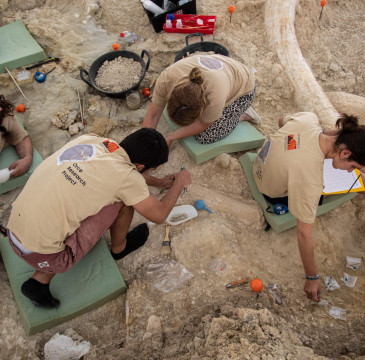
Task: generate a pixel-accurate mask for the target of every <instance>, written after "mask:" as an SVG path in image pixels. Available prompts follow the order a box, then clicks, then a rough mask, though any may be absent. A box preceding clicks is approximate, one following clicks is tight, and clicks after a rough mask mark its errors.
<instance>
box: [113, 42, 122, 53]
mask: <svg viewBox="0 0 365 360" xmlns="http://www.w3.org/2000/svg"><path fill="white" fill-rule="evenodd" d="M119 46H120V45H119V44H117V43H114V44H113V45H112V48H113V50H114V51H117V50H118V49H119Z"/></svg>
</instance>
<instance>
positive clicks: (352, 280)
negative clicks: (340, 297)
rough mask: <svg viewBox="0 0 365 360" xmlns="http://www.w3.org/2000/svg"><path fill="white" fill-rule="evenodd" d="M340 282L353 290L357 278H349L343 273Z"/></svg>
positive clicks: (349, 276)
mask: <svg viewBox="0 0 365 360" xmlns="http://www.w3.org/2000/svg"><path fill="white" fill-rule="evenodd" d="M341 280H342V281H343V282H344V283H345V285H346V286H348V287H352V288H353V287H354V286H355V284H356V281H357V276H351V275H349V274H346V273H345V272H344V273H343V277H342V279H341Z"/></svg>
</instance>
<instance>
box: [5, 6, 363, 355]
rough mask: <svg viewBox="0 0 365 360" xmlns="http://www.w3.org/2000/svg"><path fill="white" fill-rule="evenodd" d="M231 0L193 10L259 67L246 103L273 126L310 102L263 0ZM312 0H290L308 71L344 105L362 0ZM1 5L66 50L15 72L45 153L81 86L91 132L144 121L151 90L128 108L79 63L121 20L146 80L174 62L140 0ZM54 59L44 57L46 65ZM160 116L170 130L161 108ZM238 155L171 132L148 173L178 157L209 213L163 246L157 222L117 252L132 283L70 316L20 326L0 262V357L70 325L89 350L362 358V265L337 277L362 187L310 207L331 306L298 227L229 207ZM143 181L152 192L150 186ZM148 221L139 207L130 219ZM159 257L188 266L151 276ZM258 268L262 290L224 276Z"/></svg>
mask: <svg viewBox="0 0 365 360" xmlns="http://www.w3.org/2000/svg"><path fill="white" fill-rule="evenodd" d="M232 3H233V4H234V5H235V6H236V11H235V13H234V14H233V16H232V22H231V23H230V22H229V15H228V11H227V7H228V5H230V4H231V3H229V2H224V1H216V0H197V11H198V13H200V14H209V15H216V16H217V28H216V31H215V33H214V36H212V35H210V36H207V37H205V40H207V41H215V42H218V43H221V44H223V45H224V46H225V47H227V48H228V49H229V51H230V53H231V56H232V57H233V58H235V59H238V60H240V61H242V62H244V63H245V64H248V65H249V66H253V67H254V68H255V69H256V70H257V72H256V76H257V86H258V90H257V97H256V99H255V101H254V103H253V107H254V108H255V110H256V111H257V112H258V113H259V114H260V115H261V117H262V119H263V123H262V124H261V125H260V126H258V129H259V130H260V131H261V132H262V133H263V134H264V135H268V134H270V133H271V132H273V131H274V130H275V129H276V128H277V125H276V121H277V119H278V118H279V117H280V116H282V115H283V114H284V113H290V112H294V111H298V110H301V109H304V108H306V107H307V106H308V104H298V103H296V102H295V97H294V88H293V86H292V84H291V83H290V81H289V79H288V77H287V75H286V73H285V70H284V69H283V67H282V66H281V64H280V62H279V59H278V57H277V55H276V53H275V51H274V50H273V49H272V48H271V47H270V45H269V44H268V41H267V34H266V30H265V25H264V8H265V1H264V0H256V1H255V0H251V1H249V0H243V1H239V2H236V1H235V0H234V1H232ZM319 3H320V1H319V0H316V1H314V0H302V1H298V4H297V8H296V22H295V27H296V34H297V39H298V42H299V45H300V47H301V50H302V53H303V56H304V57H305V59H306V61H307V63H308V64H309V66H310V67H311V69H312V71H313V74H314V76H315V78H316V79H317V81H318V82H319V83H320V84H321V86H322V87H323V89H324V90H325V91H326V92H327V93H330V94H329V97H330V99H332V100H333V103H334V105H335V106H336V109H337V110H338V111H341V110H342V109H345V108H346V109H352V107H351V101H352V100H353V98H352V97H351V96H348V95H347V94H354V95H357V96H358V97H359V98H358V99H360V100H361V101H363V97H364V96H365V87H364V82H365V63H364V61H363V59H364V57H365V56H364V55H365V53H364V52H365V40H364V36H363V35H364V33H365V22H364V14H365V2H364V1H363V0H349V1H339V0H333V1H328V3H329V4H328V5H327V6H326V7H325V9H324V13H323V17H322V19H321V20H320V21H319V12H320V6H319ZM92 5H95V6H92ZM0 11H1V15H2V17H1V19H0V25H5V24H8V23H11V22H13V21H14V20H22V21H23V23H24V24H25V25H26V26H27V28H28V30H29V31H30V33H31V34H32V35H33V36H34V37H35V39H36V40H37V41H38V42H39V44H40V45H41V46H42V47H43V48H44V49H45V50H46V51H47V54H48V55H51V56H59V57H60V58H61V62H60V63H59V64H58V65H57V67H56V69H55V71H53V72H52V73H51V74H49V76H48V77H47V80H46V82H45V83H42V84H39V83H36V82H33V81H27V82H24V83H22V84H21V86H22V89H23V91H24V92H25V93H26V94H27V96H28V98H29V101H28V102H27V103H26V105H27V109H26V112H25V113H23V114H21V117H22V119H23V121H24V123H25V126H26V128H27V130H28V131H29V134H30V136H31V138H32V140H33V143H34V145H35V146H36V147H37V149H38V150H39V151H40V153H41V154H42V156H43V157H47V156H49V155H50V154H52V153H53V152H54V151H55V150H57V149H59V148H60V147H61V146H63V145H64V144H65V143H66V142H67V141H69V140H70V135H69V134H68V132H67V131H65V130H62V129H58V128H56V127H54V126H53V125H52V123H51V120H52V119H53V118H54V117H55V116H56V115H57V114H58V116H62V115H64V116H65V114H67V113H69V112H72V111H79V104H78V99H77V90H79V91H80V92H81V93H83V92H84V91H86V93H87V109H88V111H87V113H86V127H85V129H84V130H82V133H88V132H94V133H95V132H96V133H98V134H100V135H105V136H108V137H110V138H114V139H116V140H121V139H122V138H123V137H124V136H125V135H127V134H129V133H131V132H132V131H134V130H135V129H137V128H138V127H139V126H140V124H141V121H142V119H143V117H144V114H145V112H146V109H147V107H148V102H144V103H143V105H142V107H141V108H140V109H138V110H135V111H131V110H128V109H127V108H126V105H125V99H113V98H110V97H105V96H102V95H101V94H100V93H98V92H97V91H96V90H94V89H92V88H90V87H89V86H87V85H86V84H85V83H84V82H83V81H82V80H81V79H80V75H79V72H80V68H85V69H88V68H89V66H90V65H91V64H92V62H93V61H94V60H95V59H96V58H97V57H98V56H100V55H102V54H104V53H106V52H108V51H110V50H111V45H112V44H113V43H114V42H115V41H117V40H118V37H119V33H120V32H121V31H124V30H131V31H134V32H136V33H138V34H139V35H142V36H143V37H144V39H145V41H144V42H142V43H137V44H134V45H132V46H130V47H128V48H126V49H128V50H130V51H134V52H136V53H137V54H140V53H141V51H142V49H146V50H148V51H149V52H150V53H151V56H152V60H151V65H150V68H149V70H148V71H147V74H146V77H145V79H144V81H143V83H142V86H146V85H148V84H149V81H150V79H151V78H152V77H153V76H154V75H157V76H158V74H159V73H160V72H161V71H162V70H163V69H164V68H165V67H167V66H168V65H170V64H171V63H173V59H174V57H175V55H176V53H177V52H178V51H179V50H181V49H182V48H183V47H184V46H185V42H184V35H171V34H170V35H168V34H164V33H163V32H161V33H159V34H156V33H155V32H154V30H153V28H152V26H151V24H150V23H149V20H148V18H147V16H146V15H145V13H144V11H143V8H142V6H141V4H140V3H139V1H138V0H129V1H126V0H124V1H120V0H118V1H117V0H98V1H95V2H94V3H91V2H82V1H80V0H78V1H71V0H64V1H62V2H60V1H56V0H48V1H46V0H44V1H43V0H30V1H26V2H24V1H21V0H0ZM123 46H124V45H122V48H123ZM53 66H54V64H47V65H44V66H43V67H42V68H41V70H42V71H47V70H50V69H51V68H52V67H53ZM36 70H39V69H36ZM36 70H33V71H36ZM14 74H15V75H16V71H15V72H14ZM0 87H1V92H2V93H4V94H5V95H6V96H7V97H8V98H9V99H11V100H12V101H14V103H15V104H18V103H19V102H23V103H24V101H23V99H22V97H21V94H20V93H19V91H17V89H16V88H15V87H14V84H13V83H12V81H11V80H10V78H9V76H7V74H1V75H0ZM345 93H346V94H345ZM360 97H361V98H360ZM346 99H347V100H346ZM332 100H331V101H332ZM345 100H346V101H345ZM361 101H360V104H361ZM362 104H363V103H362ZM361 111H363V113H364V108H363V107H361V106H359V107H358V112H360V113H361ZM360 115H361V114H360ZM362 121H364V118H362ZM159 130H160V131H161V132H162V133H166V132H167V131H168V129H167V126H166V124H165V122H164V121H163V120H162V121H161V122H160V124H159ZM241 155H242V153H236V154H231V155H230V156H228V155H223V156H220V157H218V158H217V159H215V160H211V161H208V162H206V163H204V164H202V165H199V166H197V165H195V164H194V163H193V161H192V160H191V159H190V158H189V156H188V155H187V154H186V153H185V151H184V150H183V149H182V148H181V146H180V145H179V144H178V143H175V144H173V145H172V147H171V155H170V160H169V162H168V163H167V164H165V165H164V166H162V167H161V168H160V169H158V171H156V174H157V175H165V174H168V173H172V172H177V171H179V169H180V166H181V165H182V164H184V165H185V167H186V168H187V169H188V170H189V171H190V172H191V174H192V179H193V183H194V186H196V187H197V186H200V190H201V195H200V197H201V198H203V199H204V200H205V202H206V204H207V205H208V206H209V207H210V208H211V209H212V210H213V214H209V213H207V212H200V213H199V217H197V218H195V219H193V220H191V221H190V222H187V223H184V224H182V225H178V226H176V227H173V228H172V229H171V232H170V237H171V240H172V254H171V256H167V258H163V257H162V256H161V254H160V249H161V241H162V240H163V237H164V227H163V226H162V225H158V226H155V227H153V228H152V229H151V235H150V237H149V240H148V242H147V244H146V246H145V247H144V248H142V249H140V250H139V251H137V252H135V253H134V254H131V255H130V256H128V257H127V258H126V259H124V260H121V261H119V262H118V266H119V268H120V271H121V273H122V275H123V277H124V279H125V281H126V283H127V284H128V287H129V289H128V292H127V294H126V295H123V296H120V297H119V298H117V299H115V300H114V301H111V302H109V303H108V304H106V305H104V306H102V307H100V308H98V309H96V310H94V311H91V312H89V313H87V314H85V315H83V316H80V317H78V318H76V319H74V320H72V321H69V322H67V323H65V324H62V325H59V326H57V327H56V328H53V329H50V330H47V331H44V332H42V333H39V334H36V335H33V336H29V337H28V336H26V335H25V333H24V330H23V327H22V324H21V322H20V318H19V316H18V313H17V309H16V306H15V302H14V299H13V295H12V291H11V288H10V285H9V281H8V278H7V274H6V271H5V269H4V266H3V263H2V262H0V286H1V298H0V319H1V320H0V347H1V350H0V358H1V359H42V358H43V357H44V353H43V348H44V344H45V343H46V342H47V341H48V340H49V339H50V338H51V337H52V336H53V335H54V334H55V333H57V332H59V333H64V332H65V331H66V330H67V329H73V331H75V332H76V333H77V334H79V335H80V336H81V337H83V338H84V339H85V340H87V341H89V342H90V343H91V350H90V352H89V353H88V354H87V355H86V356H85V359H205V360H208V359H221V360H223V359H342V360H345V359H358V360H359V359H365V347H364V344H365V339H364V333H365V321H364V320H365V315H364V310H365V301H364V294H365V271H364V266H363V265H362V266H361V267H360V268H359V269H358V270H357V271H356V272H352V271H351V270H349V273H350V274H351V275H356V276H358V281H357V284H356V286H355V288H346V287H345V286H344V283H343V282H341V281H340V279H341V276H342V274H343V272H344V270H345V263H346V256H354V257H362V256H363V255H364V251H365V242H364V231H365V215H364V207H365V199H364V197H361V196H357V197H356V198H355V199H354V200H353V201H351V202H348V203H346V204H344V205H342V206H341V207H340V208H338V209H336V210H334V211H331V212H330V213H328V214H325V215H323V216H321V217H320V218H317V220H316V223H315V227H314V238H315V247H316V261H317V264H318V268H319V271H320V274H321V276H322V279H323V278H324V276H326V275H333V276H334V277H335V278H336V279H337V281H338V282H339V283H340V285H341V289H339V290H337V291H334V292H326V291H325V290H324V292H323V294H322V298H323V299H326V300H328V302H329V306H327V307H321V306H312V305H310V303H309V300H308V299H306V297H305V295H304V292H303V285H304V280H303V269H302V265H301V261H300V257H299V252H298V247H297V243H296V231H295V229H291V230H288V231H286V232H284V233H281V234H275V233H274V232H272V230H270V231H269V232H264V231H263V228H264V226H265V223H264V219H263V217H262V214H261V215H260V218H259V220H257V219H256V220H255V221H252V218H250V216H247V218H246V216H237V213H236V212H235V209H234V208H233V207H234V206H235V205H234V201H233V200H232V199H234V200H238V201H239V202H240V203H242V204H245V205H246V206H247V207H249V208H251V209H252V212H255V211H256V210H257V205H256V203H255V201H254V200H253V198H252V195H251V193H250V191H249V188H248V184H247V180H246V177H245V175H244V173H243V171H242V169H241V167H240V165H239V163H238V160H237V159H238V158H239V156H241ZM151 191H152V192H153V193H154V194H156V196H161V193H160V191H159V190H158V189H151ZM19 192H20V189H19V190H14V191H12V192H9V193H8V194H6V195H2V196H1V200H0V201H1V204H0V205H1V207H0V214H1V218H2V220H1V223H3V224H4V225H5V224H6V223H7V220H8V217H9V214H10V210H11V203H12V201H14V199H15V198H16V197H17V196H18V194H19ZM198 196H199V195H197V194H196V192H195V193H194V192H193V191H190V190H188V192H187V193H186V194H185V195H182V196H181V197H180V199H179V202H178V204H193V203H194V201H195V200H196V199H197V198H198ZM217 197H223V198H224V199H225V200H224V202H225V206H224V207H223V209H224V210H222V207H220V208H218V206H217V203H216V202H215V199H216V198H217ZM231 204H232V205H231ZM143 221H144V219H143V218H141V217H139V216H136V218H135V219H134V224H138V223H140V222H143ZM217 258H219V259H221V261H222V262H223V263H224V264H226V265H227V267H226V268H225V269H224V271H223V272H222V273H221V274H217V273H216V272H215V271H213V270H212V269H211V267H210V264H211V262H212V261H213V260H215V259H217ZM164 259H165V260H166V259H167V260H169V259H170V260H176V261H177V262H178V263H179V264H181V265H182V266H184V267H185V268H186V269H188V271H190V272H191V274H192V275H193V276H192V278H191V279H190V280H188V281H186V282H184V283H183V284H182V285H180V286H179V287H178V288H177V289H175V290H172V291H170V292H168V293H164V292H161V291H160V290H158V289H157V288H156V287H155V286H154V283H153V281H152V280H151V279H148V277H147V274H146V269H147V266H148V265H149V264H157V263H160V262H161V261H162V260H164ZM256 276H257V277H259V278H261V279H262V280H263V282H264V284H265V288H264V290H263V292H262V293H261V294H260V295H259V296H258V297H257V296H256V295H255V294H254V293H253V292H252V291H251V290H250V289H249V287H247V286H246V287H238V288H234V289H226V287H225V284H226V283H228V282H230V281H233V280H236V279H239V278H242V277H248V278H249V279H251V278H253V277H256ZM174 279H175V280H176V279H179V275H176V276H175V277H174V278H173V279H172V280H171V281H174ZM273 283H276V284H277V285H278V287H279V288H280V290H281V292H282V297H283V304H282V305H281V306H280V305H277V304H275V303H274V302H273V300H272V298H271V297H270V295H269V293H268V291H267V286H268V285H269V284H273ZM323 287H325V286H324V285H323ZM126 304H127V305H128V306H127V307H128V308H129V316H128V318H126V311H125V309H126ZM330 306H337V307H341V308H345V309H346V310H347V319H346V321H343V320H336V319H334V318H332V317H331V316H330V315H329V308H330Z"/></svg>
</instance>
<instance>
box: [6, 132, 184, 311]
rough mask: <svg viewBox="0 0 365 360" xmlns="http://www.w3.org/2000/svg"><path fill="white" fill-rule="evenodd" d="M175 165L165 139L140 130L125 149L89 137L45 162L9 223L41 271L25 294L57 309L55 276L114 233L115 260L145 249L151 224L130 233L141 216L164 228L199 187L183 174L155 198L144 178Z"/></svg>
mask: <svg viewBox="0 0 365 360" xmlns="http://www.w3.org/2000/svg"><path fill="white" fill-rule="evenodd" d="M167 159H168V146H167V144H166V141H165V139H164V137H163V136H162V135H161V134H160V133H159V132H157V131H156V130H153V129H140V130H138V131H136V132H135V133H133V134H131V135H129V136H127V137H126V138H125V139H124V140H123V141H122V142H121V143H120V144H119V145H118V144H117V143H116V142H114V141H112V140H109V139H106V138H101V137H99V136H96V135H83V136H80V137H79V138H77V139H75V140H73V141H71V142H69V143H68V144H66V145H65V146H64V147H63V148H61V149H60V150H59V151H57V152H56V153H55V154H53V155H51V156H50V157H48V158H47V159H46V160H44V161H43V162H42V164H40V165H39V166H38V168H37V169H36V170H35V171H34V173H33V174H32V176H31V177H30V179H29V180H28V182H27V184H26V185H25V187H24V189H23V191H22V192H21V193H20V195H19V196H18V198H17V199H16V201H15V202H14V203H13V208H12V212H11V215H10V219H9V223H8V230H9V241H10V244H11V246H12V248H13V249H14V251H15V253H16V254H17V255H18V256H19V257H21V258H22V259H23V260H24V261H26V262H27V263H28V264H30V265H31V266H32V267H34V268H35V269H36V271H35V273H34V274H33V275H32V277H31V278H30V279H29V280H27V281H26V282H25V283H24V284H23V285H22V288H21V290H22V293H23V294H24V295H25V296H27V297H28V298H29V299H30V300H32V301H33V303H34V304H35V305H37V306H42V307H49V308H52V307H57V306H58V305H59V301H58V300H57V299H55V298H54V297H53V296H52V294H51V293H50V290H49V283H50V281H51V279H52V277H53V276H54V275H55V274H56V273H62V272H65V271H67V270H69V269H70V268H71V267H72V266H73V265H75V263H77V262H78V261H79V260H80V259H81V258H82V257H83V256H84V255H85V254H86V253H87V252H88V251H90V249H92V248H93V247H94V245H95V244H96V243H97V242H98V240H99V239H100V237H101V235H102V234H103V233H104V232H105V231H106V230H107V229H110V235H111V254H112V256H113V257H114V259H121V258H123V257H124V256H126V255H128V254H129V253H131V252H132V251H134V250H136V249H137V248H139V247H140V246H142V245H143V244H144V243H145V241H146V240H147V237H148V234H149V232H148V227H147V225H146V224H141V225H139V226H137V227H136V228H135V229H133V230H132V231H130V232H128V230H129V227H130V224H131V221H132V218H133V214H134V210H136V211H137V212H139V213H140V214H141V215H143V216H144V217H146V218H147V219H148V220H151V221H153V222H155V223H163V222H164V221H165V219H166V218H167V216H168V214H169V213H170V211H171V210H172V208H173V207H174V205H175V203H176V200H177V199H178V197H179V195H180V193H181V191H182V190H183V189H184V187H186V186H187V185H189V184H190V182H191V180H190V174H189V172H188V171H187V170H183V171H180V172H179V173H178V174H176V176H175V178H174V180H173V182H172V184H170V185H171V187H170V188H169V190H168V191H167V193H166V194H165V196H164V197H163V198H162V199H161V200H160V201H159V200H157V199H156V198H155V197H154V196H153V195H151V194H150V193H149V190H148V186H147V184H146V181H145V179H144V177H143V176H142V173H143V172H144V171H145V170H148V169H153V168H156V167H158V166H159V165H161V164H163V163H165V162H166V161H167Z"/></svg>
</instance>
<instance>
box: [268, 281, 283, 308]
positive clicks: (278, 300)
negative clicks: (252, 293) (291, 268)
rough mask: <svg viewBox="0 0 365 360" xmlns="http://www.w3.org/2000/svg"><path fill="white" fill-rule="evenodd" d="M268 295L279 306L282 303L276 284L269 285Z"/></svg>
mask: <svg viewBox="0 0 365 360" xmlns="http://www.w3.org/2000/svg"><path fill="white" fill-rule="evenodd" d="M267 288H268V290H269V293H270V295H271V296H272V297H273V298H274V301H275V302H276V303H278V304H279V305H281V304H282V303H283V301H282V299H281V294H280V290H279V288H278V286H277V285H276V284H273V285H269V286H268V287H267Z"/></svg>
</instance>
